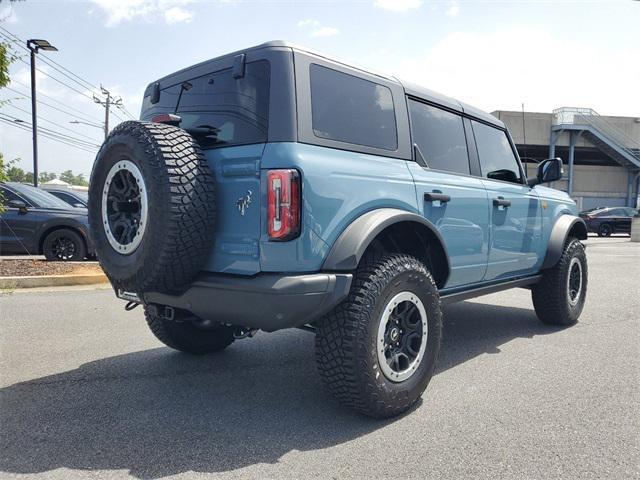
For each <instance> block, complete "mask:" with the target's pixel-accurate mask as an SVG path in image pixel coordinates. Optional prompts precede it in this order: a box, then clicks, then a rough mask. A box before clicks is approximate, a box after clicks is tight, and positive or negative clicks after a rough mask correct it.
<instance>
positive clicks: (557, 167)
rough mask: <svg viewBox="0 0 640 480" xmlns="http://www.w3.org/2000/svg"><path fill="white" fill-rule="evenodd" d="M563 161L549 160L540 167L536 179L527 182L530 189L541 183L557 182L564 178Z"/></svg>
mask: <svg viewBox="0 0 640 480" xmlns="http://www.w3.org/2000/svg"><path fill="white" fill-rule="evenodd" d="M562 173H563V171H562V159H561V158H548V159H546V160H544V161H543V162H541V163H540V164H539V165H538V173H537V175H536V178H531V179H529V180H528V181H527V183H528V184H529V186H530V187H533V186H534V185H538V184H539V183H549V182H555V181H556V180H560V179H561V178H562Z"/></svg>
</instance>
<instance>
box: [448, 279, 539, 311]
mask: <svg viewBox="0 0 640 480" xmlns="http://www.w3.org/2000/svg"><path fill="white" fill-rule="evenodd" d="M541 279H542V275H534V276H532V277H525V278H518V279H517V280H509V281H506V282H501V283H494V284H492V285H484V286H482V287H477V288H472V289H471V290H464V291H462V292H455V293H447V294H444V295H441V296H440V300H441V301H442V304H443V305H449V304H450V303H456V302H461V301H463V300H468V299H470V298H475V297H480V296H482V295H488V294H490V293H496V292H500V291H502V290H508V289H510V288H518V287H526V286H528V285H533V284H534V283H538V282H539V281H540V280H541Z"/></svg>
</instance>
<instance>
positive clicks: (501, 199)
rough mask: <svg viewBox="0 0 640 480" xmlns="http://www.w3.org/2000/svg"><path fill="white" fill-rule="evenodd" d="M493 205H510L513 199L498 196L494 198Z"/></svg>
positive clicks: (505, 206)
mask: <svg viewBox="0 0 640 480" xmlns="http://www.w3.org/2000/svg"><path fill="white" fill-rule="evenodd" d="M493 206H494V207H504V208H507V207H510V206H511V200H505V199H504V197H498V198H494V199H493Z"/></svg>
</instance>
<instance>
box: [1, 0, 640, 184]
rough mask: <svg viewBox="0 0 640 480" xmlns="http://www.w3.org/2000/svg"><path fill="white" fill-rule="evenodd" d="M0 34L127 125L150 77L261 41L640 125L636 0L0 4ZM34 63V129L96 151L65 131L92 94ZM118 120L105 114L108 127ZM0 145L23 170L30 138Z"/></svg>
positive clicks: (84, 117)
mask: <svg viewBox="0 0 640 480" xmlns="http://www.w3.org/2000/svg"><path fill="white" fill-rule="evenodd" d="M0 27H1V28H2V29H5V30H2V29H0V33H2V34H5V35H7V31H8V32H10V33H11V34H14V35H16V36H17V37H18V38H20V39H23V40H24V39H27V38H44V39H46V40H49V41H50V42H51V43H52V44H53V45H55V46H56V47H57V48H58V50H59V51H58V52H42V53H40V54H39V57H41V56H46V57H47V58H48V59H51V60H53V61H55V62H57V64H58V65H61V66H63V67H65V68H66V69H68V71H70V72H73V74H76V75H78V76H79V77H81V78H82V79H83V81H87V82H89V83H90V84H91V85H93V86H95V87H99V86H100V85H102V86H104V87H105V88H107V89H108V90H109V91H111V92H113V93H114V94H115V95H118V96H121V98H122V100H123V105H124V107H125V108H126V110H127V111H128V112H130V113H131V114H132V115H133V116H135V117H137V116H138V115H139V113H140V103H141V100H142V94H143V91H144V88H145V87H146V85H148V84H149V83H150V82H152V81H153V80H155V79H157V78H159V77H162V76H164V75H166V74H168V73H171V72H173V71H176V70H179V69H181V68H184V67H187V66H189V65H192V64H194V63H198V62H200V61H203V60H207V59H210V58H214V57H216V56H219V55H222V54H225V53H228V52H232V51H235V50H239V49H242V48H246V47H249V46H253V45H257V44H260V43H263V42H265V41H269V40H287V41H290V42H294V43H296V44H299V45H304V46H307V47H309V48H312V49H314V50H317V51H321V52H323V53H326V54H328V55H330V56H333V57H337V58H339V59H342V60H345V61H347V62H350V63H354V64H357V65H361V66H364V67H367V68H370V69H373V70H376V71H380V72H384V73H389V74H392V75H395V76H397V77H399V78H402V79H406V80H410V81H412V82H414V83H418V84H421V85H423V86H425V87H428V88H430V89H432V90H436V91H439V92H442V93H444V94H446V95H449V96H452V97H455V98H458V99H459V100H462V101H464V102H467V103H469V104H472V105H474V106H476V107H479V108H482V109H484V110H486V111H494V110H520V109H521V108H522V104H523V103H524V106H525V109H526V110H527V111H537V112H550V111H551V110H553V109H554V108H559V107H563V106H573V107H589V108H593V109H595V110H596V111H597V112H599V113H600V114H603V115H621V116H636V117H640V1H637V0H604V1H568V0H565V1H562V0H556V1H551V0H549V1H546V0H535V1H534V0H531V1H527V0H522V1H518V0H502V1H500V0H360V1H321V0H315V1H268V0H264V1H256V0H246V1H244V0H209V1H205V0H128V1H127V0H86V1H71V0H69V1H64V0H62V1H61V0H55V1H54V0H49V1H46V0H39V1H38V0H25V1H19V2H12V3H10V2H8V0H0ZM0 38H3V37H2V36H1V35H0ZM18 52H19V53H26V52H24V51H23V50H20V49H18ZM22 60H23V61H24V62H28V56H24V57H23V59H22ZM23 61H20V60H19V61H16V62H15V63H14V64H13V65H12V66H11V76H12V79H13V83H12V84H11V85H10V87H11V88H12V89H13V90H8V89H2V90H0V102H1V101H2V100H7V99H11V100H12V101H11V104H10V105H7V104H2V105H0V114H3V115H4V118H7V117H11V118H19V119H21V120H24V121H30V118H31V117H30V100H29V93H28V92H29V88H28V86H29V81H30V75H29V67H28V65H27V64H26V63H23ZM38 68H39V69H41V70H42V72H43V73H38V74H37V89H38V95H39V97H38V98H39V100H42V101H43V102H46V103H48V104H49V106H47V105H44V104H39V106H38V109H39V110H38V114H39V120H38V121H39V125H40V126H42V127H45V128H49V129H51V130H55V131H57V132H59V133H64V134H66V135H70V136H73V137H78V138H80V139H82V140H85V141H88V142H90V143H92V144H95V145H99V144H100V143H101V141H102V138H103V133H102V131H101V130H100V128H99V127H98V126H89V125H83V124H71V123H69V122H71V121H74V120H81V121H88V122H89V123H95V124H99V123H100V122H101V121H103V119H104V108H103V107H102V106H100V105H99V104H96V103H94V102H93V101H92V100H91V97H92V91H91V90H89V89H88V88H85V87H82V86H80V85H79V84H77V83H74V82H72V81H71V80H70V79H69V77H65V76H62V75H61V74H60V73H59V72H57V71H55V70H52V69H51V67H50V66H48V65H46V64H44V63H43V62H39V63H38ZM63 71H64V70H63ZM47 74H48V75H50V76H47ZM51 76H53V77H55V78H57V79H58V80H61V81H62V82H63V83H67V84H69V85H70V86H72V87H74V89H75V90H71V89H69V88H68V87H66V86H64V85H63V84H61V83H59V82H58V81H56V80H54V79H52V78H51ZM71 77H72V78H75V77H73V76H71ZM83 85H84V84H83ZM17 92H19V93H17ZM52 106H53V107H58V108H52ZM61 110H64V113H63V112H62V111H61ZM115 114H116V115H118V116H119V117H120V118H121V119H127V118H128V116H127V114H126V113H125V112H124V111H122V110H115ZM120 121H121V120H120V119H118V118H116V117H115V116H112V117H111V125H110V126H111V127H113V126H115V125H116V124H117V123H119V122H120ZM96 150H97V148H96V149H93V150H92V151H85V150H80V149H77V148H74V147H71V146H68V145H65V144H62V143H59V142H56V141H53V140H50V139H47V138H40V140H39V165H40V171H49V172H58V173H59V172H61V171H64V170H67V169H72V170H73V171H74V172H76V173H78V172H80V173H84V174H85V175H86V176H88V175H89V173H90V171H91V166H92V164H93V159H94V157H95V152H96ZM0 151H2V152H3V153H4V156H5V158H7V159H13V158H19V159H20V163H19V164H20V166H21V167H23V168H24V169H27V170H31V169H32V168H31V165H32V161H33V160H32V150H31V133H30V131H28V130H25V129H20V128H19V127H16V126H14V125H8V124H6V123H0Z"/></svg>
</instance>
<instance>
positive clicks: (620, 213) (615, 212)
mask: <svg viewBox="0 0 640 480" xmlns="http://www.w3.org/2000/svg"><path fill="white" fill-rule="evenodd" d="M626 215H627V213H626V212H625V211H624V209H623V208H612V209H611V210H609V212H607V217H625V216H626Z"/></svg>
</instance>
